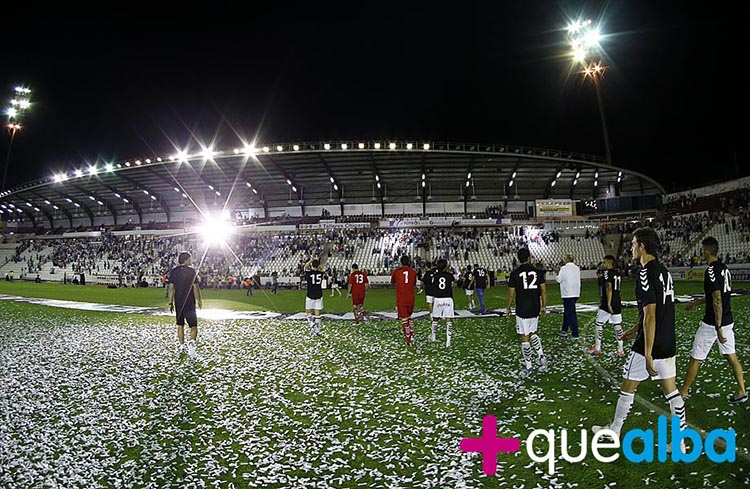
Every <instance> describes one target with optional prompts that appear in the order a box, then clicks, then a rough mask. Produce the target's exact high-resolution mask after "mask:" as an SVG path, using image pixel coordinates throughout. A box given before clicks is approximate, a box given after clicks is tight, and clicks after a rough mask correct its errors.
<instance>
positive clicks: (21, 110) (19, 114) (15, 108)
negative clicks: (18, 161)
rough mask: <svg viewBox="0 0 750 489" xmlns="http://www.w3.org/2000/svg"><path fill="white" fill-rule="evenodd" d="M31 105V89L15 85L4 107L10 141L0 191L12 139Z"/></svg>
mask: <svg viewBox="0 0 750 489" xmlns="http://www.w3.org/2000/svg"><path fill="white" fill-rule="evenodd" d="M30 107H31V90H30V89H29V88H27V87H23V86H17V87H15V89H14V90H13V98H12V99H11V101H10V106H8V107H6V108H5V111H4V112H5V115H6V116H7V117H8V124H7V125H6V128H7V129H8V132H9V133H10V142H9V143H8V153H7V155H6V156H5V168H4V169H3V182H2V187H0V192H1V191H4V190H5V179H6V177H7V176H8V166H9V165H10V150H11V148H12V147H13V141H14V140H15V138H16V133H17V132H18V131H20V130H21V129H22V128H23V126H22V125H21V120H22V119H23V116H24V115H25V113H26V111H27V110H29V108H30Z"/></svg>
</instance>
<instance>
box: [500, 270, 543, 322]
mask: <svg viewBox="0 0 750 489" xmlns="http://www.w3.org/2000/svg"><path fill="white" fill-rule="evenodd" d="M544 281H545V278H544V274H541V273H539V270H537V269H536V268H534V266H533V265H532V264H530V263H524V264H523V265H521V266H519V267H518V268H516V269H515V270H513V271H512V272H511V273H510V278H508V287H513V288H514V289H516V316H518V317H520V318H524V319H528V318H535V317H538V316H539V311H540V310H541V302H542V301H541V297H542V288H541V285H542V284H543V283H544Z"/></svg>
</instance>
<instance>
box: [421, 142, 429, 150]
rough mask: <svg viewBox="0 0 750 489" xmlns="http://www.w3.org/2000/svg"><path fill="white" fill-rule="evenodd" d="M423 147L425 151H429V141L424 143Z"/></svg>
mask: <svg viewBox="0 0 750 489" xmlns="http://www.w3.org/2000/svg"><path fill="white" fill-rule="evenodd" d="M422 149H423V150H425V151H427V150H428V149H430V144H429V143H424V144H423V145H422Z"/></svg>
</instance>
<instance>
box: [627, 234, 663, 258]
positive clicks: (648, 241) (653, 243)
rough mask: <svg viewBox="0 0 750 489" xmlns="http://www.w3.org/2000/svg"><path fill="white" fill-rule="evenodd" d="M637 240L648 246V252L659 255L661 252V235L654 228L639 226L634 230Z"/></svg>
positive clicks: (645, 246)
mask: <svg viewBox="0 0 750 489" xmlns="http://www.w3.org/2000/svg"><path fill="white" fill-rule="evenodd" d="M633 237H634V238H635V240H636V242H638V243H640V244H642V245H643V247H644V248H646V253H648V254H649V255H654V256H657V255H658V254H659V235H658V234H656V231H654V230H653V228H638V229H636V230H635V231H633Z"/></svg>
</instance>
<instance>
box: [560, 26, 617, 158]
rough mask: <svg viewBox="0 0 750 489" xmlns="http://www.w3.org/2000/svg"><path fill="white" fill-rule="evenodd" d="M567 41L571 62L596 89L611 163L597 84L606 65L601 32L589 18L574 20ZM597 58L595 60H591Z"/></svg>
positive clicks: (602, 106) (606, 149) (569, 28)
mask: <svg viewBox="0 0 750 489" xmlns="http://www.w3.org/2000/svg"><path fill="white" fill-rule="evenodd" d="M567 36H568V42H569V43H570V47H571V49H572V51H571V56H572V58H573V62H574V63H576V65H579V66H580V67H581V71H580V72H579V73H580V74H582V75H583V77H584V79H591V80H592V81H593V83H594V90H595V91H596V101H597V105H598V107H599V117H600V118H601V121H602V133H603V134H604V152H605V155H606V158H607V164H609V165H611V164H612V151H611V149H610V145H609V132H608V131H607V119H606V118H605V117H604V105H603V103H602V94H601V88H600V86H599V84H600V83H601V79H602V77H603V76H604V72H605V71H606V66H604V65H603V64H602V61H601V59H600V58H601V56H602V54H603V53H602V49H601V45H600V44H599V41H600V40H601V37H602V35H601V32H600V31H599V28H598V27H596V26H595V25H594V23H593V21H592V20H591V19H587V20H584V21H575V22H573V23H572V24H570V25H569V26H568V29H567ZM594 58H597V59H598V60H597V61H593V59H594Z"/></svg>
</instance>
